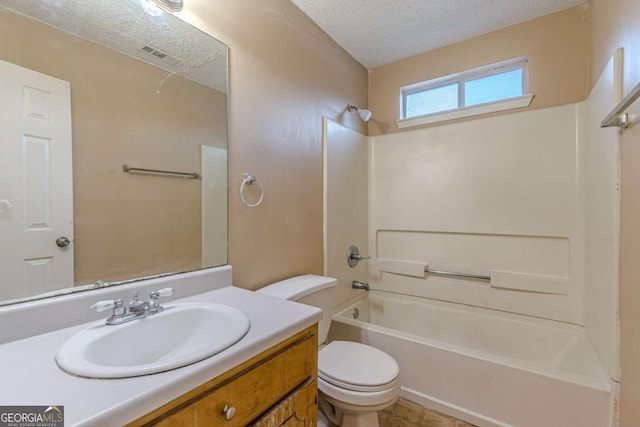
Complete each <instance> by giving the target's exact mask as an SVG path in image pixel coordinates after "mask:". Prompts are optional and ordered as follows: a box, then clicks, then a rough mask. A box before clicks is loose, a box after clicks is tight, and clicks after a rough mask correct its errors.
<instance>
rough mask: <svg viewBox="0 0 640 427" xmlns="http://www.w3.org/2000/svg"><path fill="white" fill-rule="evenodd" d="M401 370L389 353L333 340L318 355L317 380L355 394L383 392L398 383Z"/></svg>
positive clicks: (366, 346)
mask: <svg viewBox="0 0 640 427" xmlns="http://www.w3.org/2000/svg"><path fill="white" fill-rule="evenodd" d="M399 372H400V368H399V367H398V363H397V362H396V361H395V360H394V359H393V358H392V357H391V356H389V355H388V354H387V353H385V352H383V351H381V350H378V349H377V348H374V347H371V346H368V345H365V344H360V343H356V342H350V341H333V342H331V343H330V344H328V345H326V346H325V347H324V348H322V349H321V350H320V352H319V353H318V377H319V378H320V379H321V380H323V381H325V382H326V383H328V384H331V385H333V386H335V387H338V388H340V389H343V390H350V391H354V392H365V393H372V392H384V391H387V390H391V389H394V388H395V387H396V385H397V384H398V381H399V380H398V374H399Z"/></svg>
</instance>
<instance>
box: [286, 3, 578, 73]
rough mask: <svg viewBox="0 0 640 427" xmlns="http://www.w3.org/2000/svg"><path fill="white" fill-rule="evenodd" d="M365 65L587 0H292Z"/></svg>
mask: <svg viewBox="0 0 640 427" xmlns="http://www.w3.org/2000/svg"><path fill="white" fill-rule="evenodd" d="M292 2H293V3H294V4H295V5H296V6H298V8H300V9H301V10H302V11H303V12H304V13H305V14H307V15H308V16H309V17H310V18H311V19H313V20H314V21H315V22H316V23H317V24H318V25H319V26H320V27H321V28H322V29H323V30H324V31H325V32H326V33H327V34H329V35H330V36H331V37H332V38H333V39H334V40H335V41H336V42H337V43H338V44H339V45H340V46H342V47H343V48H344V49H345V50H346V51H347V52H349V53H350V54H351V56H353V57H354V58H355V59H356V60H357V61H358V62H360V63H361V64H362V65H364V66H365V67H366V68H368V69H372V68H376V67H379V66H381V65H385V64H389V63H391V62H394V61H398V60H400V59H403V58H408V57H410V56H413V55H417V54H419V53H423V52H426V51H429V50H432V49H436V48H438V47H442V46H446V45H448V44H452V43H455V42H458V41H461V40H466V39H469V38H472V37H476V36H479V35H481V34H486V33H489V32H491V31H495V30H498V29H500V28H504V27H508V26H510V25H513V24H517V23H519V22H524V21H528V20H530V19H534V18H537V17H540V16H544V15H548V14H551V13H554V12H558V11H560V10H563V9H567V8H570V7H573V6H578V5H581V4H584V3H586V2H587V0H367V1H364V0H321V1H318V0H292Z"/></svg>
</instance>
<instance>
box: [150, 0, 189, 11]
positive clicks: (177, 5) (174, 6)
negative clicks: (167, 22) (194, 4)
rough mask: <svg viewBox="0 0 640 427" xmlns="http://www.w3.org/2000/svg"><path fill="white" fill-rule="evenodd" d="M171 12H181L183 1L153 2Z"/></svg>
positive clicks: (162, 0)
mask: <svg viewBox="0 0 640 427" xmlns="http://www.w3.org/2000/svg"><path fill="white" fill-rule="evenodd" d="M151 1H153V2H154V3H155V4H157V5H158V6H160V7H162V8H163V9H166V10H168V11H169V12H180V11H181V10H182V6H183V4H182V0H151Z"/></svg>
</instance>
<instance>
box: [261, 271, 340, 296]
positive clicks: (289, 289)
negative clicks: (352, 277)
mask: <svg viewBox="0 0 640 427" xmlns="http://www.w3.org/2000/svg"><path fill="white" fill-rule="evenodd" d="M337 284H338V279H335V278H333V277H327V276H318V275H315V274H305V275H304V276H295V277H291V278H289V279H285V280H282V281H280V282H276V283H273V284H271V285H268V286H265V287H264V288H261V289H258V290H257V291H256V292H258V293H261V294H264V295H270V296H272V297H276V298H280V299H287V300H293V301H296V300H299V299H300V298H303V297H305V296H307V295H309V294H311V293H314V292H318V291H321V290H322V289H326V288H330V287H333V286H336V285H337Z"/></svg>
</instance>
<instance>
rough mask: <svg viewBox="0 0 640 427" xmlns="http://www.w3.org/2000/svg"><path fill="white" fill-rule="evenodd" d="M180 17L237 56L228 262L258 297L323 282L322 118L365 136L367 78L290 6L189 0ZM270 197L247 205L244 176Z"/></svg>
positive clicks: (233, 61) (273, 0) (274, 0)
mask: <svg viewBox="0 0 640 427" xmlns="http://www.w3.org/2000/svg"><path fill="white" fill-rule="evenodd" d="M185 8H186V10H185V11H183V12H181V14H180V16H181V17H182V18H183V19H185V20H186V21H188V22H191V23H193V24H194V25H195V26H197V27H199V28H201V29H203V30H205V31H207V32H208V33H210V34H212V35H214V36H215V37H217V38H218V39H219V40H221V41H222V42H224V43H226V44H227V45H229V48H230V65H229V70H230V72H229V76H230V77H229V79H230V89H229V96H230V117H229V124H230V128H229V156H230V158H229V160H230V162H229V264H231V265H232V266H233V269H234V272H233V276H234V277H233V280H234V283H235V284H236V285H237V286H241V287H244V288H249V289H255V288H258V287H261V286H263V285H266V284H268V283H269V282H272V281H274V280H279V279H283V278H285V277H289V276H292V275H296V274H302V273H316V274H322V116H327V117H329V118H331V119H333V120H336V121H338V122H341V123H343V124H345V125H347V126H349V127H352V128H355V129H356V130H359V131H360V132H363V133H364V132H366V128H365V127H364V125H363V124H362V123H361V122H360V121H359V119H356V118H355V117H356V115H355V114H352V113H348V114H345V113H344V109H345V107H346V105H347V104H348V103H352V104H356V105H367V71H366V70H365V69H364V68H363V67H362V66H361V65H359V64H358V63H357V62H356V61H355V60H353V59H352V58H351V56H349V55H348V54H347V53H346V52H345V51H344V50H343V49H341V48H340V47H339V46H338V45H337V44H336V43H335V42H334V41H333V40H332V39H331V38H330V37H329V36H327V35H326V34H325V33H323V32H322V31H321V30H320V29H319V28H318V27H317V26H316V25H315V24H314V23H313V22H312V21H311V20H310V19H309V18H307V17H306V16H305V15H304V14H302V12H300V11H299V10H298V9H297V8H296V7H295V6H293V4H292V3H291V2H289V1H288V0H253V1H227V0H192V1H189V2H185ZM244 172H248V173H251V174H253V175H256V176H257V177H258V178H259V179H260V180H261V181H262V183H263V185H264V190H265V196H264V201H263V203H262V204H261V205H260V206H259V207H257V208H253V209H251V208H248V207H246V206H244V205H243V204H242V202H241V201H240V197H239V195H238V189H239V187H240V184H241V183H242V178H243V173H244Z"/></svg>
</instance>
